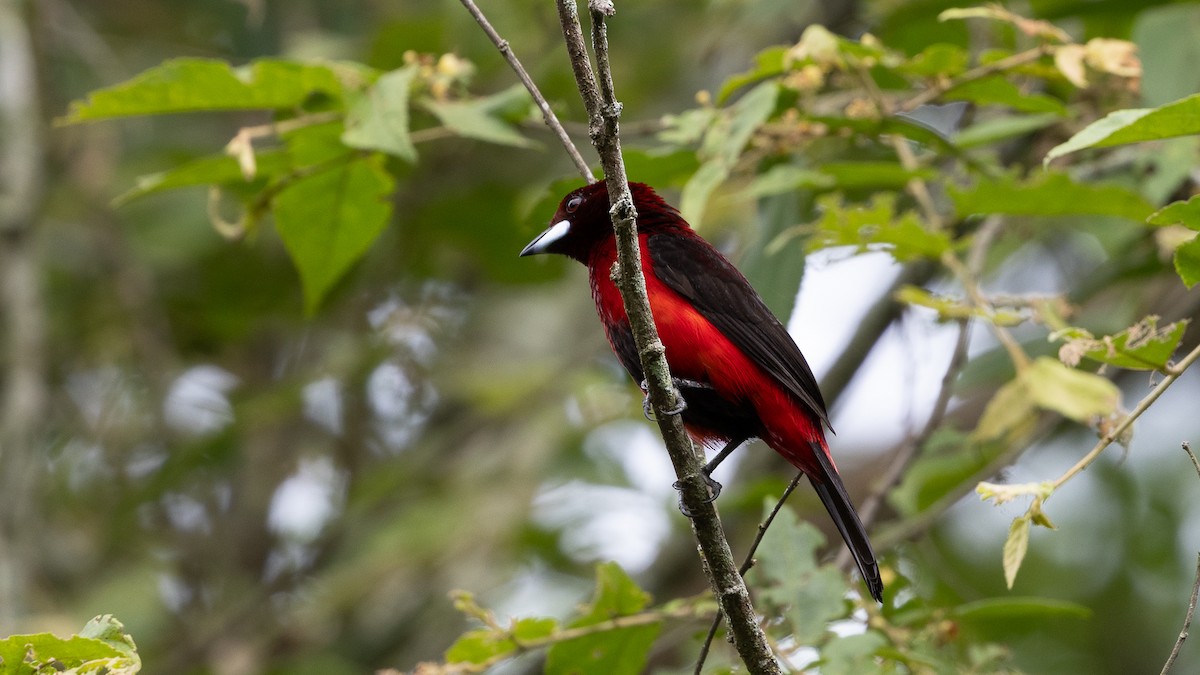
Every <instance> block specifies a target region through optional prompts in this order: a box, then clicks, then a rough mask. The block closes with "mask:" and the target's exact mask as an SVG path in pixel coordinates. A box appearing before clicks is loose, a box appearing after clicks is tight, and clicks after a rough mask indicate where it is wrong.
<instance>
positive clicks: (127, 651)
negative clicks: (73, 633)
mask: <svg viewBox="0 0 1200 675" xmlns="http://www.w3.org/2000/svg"><path fill="white" fill-rule="evenodd" d="M79 637H81V638H90V639H93V640H99V641H101V642H103V643H104V644H106V645H108V646H109V647H112V648H113V649H115V650H117V651H118V652H120V653H121V654H123V655H125V656H126V657H129V658H131V659H135V660H136V661H137V662H138V664H141V658H140V657H139V656H138V654H137V645H136V644H134V642H133V636H132V635H130V634H129V633H126V632H125V624H123V623H121V622H120V621H118V620H117V618H116V617H115V616H113V615H112V614H101V615H100V616H96V617H93V618H92V620H91V621H88V622H87V623H86V624H85V625H84V626H83V630H81V631H79Z"/></svg>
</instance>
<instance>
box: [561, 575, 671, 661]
mask: <svg viewBox="0 0 1200 675" xmlns="http://www.w3.org/2000/svg"><path fill="white" fill-rule="evenodd" d="M649 602H650V596H649V594H648V593H646V592H645V591H643V590H642V589H641V588H639V587H638V585H637V584H635V583H634V582H633V580H632V579H630V578H629V576H628V575H627V574H625V571H624V570H623V569H621V567H620V565H617V564H616V563H602V564H599V565H597V566H596V594H595V597H594V598H593V600H592V604H591V606H590V607H589V608H588V610H587V611H586V612H585V613H584V615H583V616H582V617H580V618H579V619H577V620H575V621H573V622H571V624H570V625H571V626H572V627H579V626H590V625H594V624H597V623H602V622H604V621H608V620H610V619H613V618H615V617H618V616H628V615H630V614H635V613H637V612H640V611H642V610H643V609H644V608H645V607H646V605H647V604H648V603H649ZM661 629H662V624H661V623H660V622H656V623H652V624H647V625H643V626H631V627H626V628H616V629H614V630H611V631H604V632H602V633H597V634H594V635H588V636H585V637H581V638H578V639H575V640H570V641H567V642H559V643H556V644H555V645H553V646H552V647H550V649H549V650H548V651H547V653H546V666H545V670H544V672H545V673H547V674H548V675H568V674H572V675H574V674H578V675H604V674H606V673H612V674H614V675H624V674H625V673H628V674H629V675H636V674H637V673H641V672H642V671H643V669H644V668H645V665H646V659H647V658H648V656H649V654H650V648H651V647H652V646H653V645H654V640H655V638H657V637H658V633H659V631H660V630H661Z"/></svg>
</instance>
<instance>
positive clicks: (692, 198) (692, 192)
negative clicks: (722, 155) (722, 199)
mask: <svg viewBox="0 0 1200 675" xmlns="http://www.w3.org/2000/svg"><path fill="white" fill-rule="evenodd" d="M728 177H729V166H728V165H727V163H726V162H725V161H724V160H721V159H713V160H709V161H707V162H705V163H704V164H701V165H700V168H699V169H698V170H697V171H696V173H694V174H692V177H691V178H689V179H688V181H687V183H684V185H683V191H682V192H681V194H680V195H679V213H680V214H681V215H682V216H683V219H684V220H686V221H688V223H690V224H691V226H692V227H699V226H700V222H701V221H702V220H703V218H704V212H705V211H706V210H707V209H708V199H709V197H711V196H712V193H713V190H716V189H717V186H718V185H720V184H721V183H723V182H725V179H726V178H728Z"/></svg>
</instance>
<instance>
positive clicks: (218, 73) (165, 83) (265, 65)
mask: <svg viewBox="0 0 1200 675" xmlns="http://www.w3.org/2000/svg"><path fill="white" fill-rule="evenodd" d="M342 91H343V86H342V83H341V82H340V81H339V80H338V77H337V75H336V74H335V73H334V71H333V70H332V69H330V68H329V67H328V66H323V65H310V64H304V63H299V62H295V61H283V60H272V59H263V60H260V61H255V62H254V63H252V64H250V65H248V66H243V67H241V68H232V67H230V65H229V64H228V63H226V62H224V61H219V60H215V59H195V58H184V59H173V60H170V61H165V62H163V63H162V64H161V65H158V66H156V67H154V68H151V69H150V70H147V71H145V72H143V73H141V74H140V75H138V76H136V77H134V78H133V79H131V80H129V81H127V82H124V83H122V84H118V85H116V86H113V87H108V88H107V89H101V90H99V91H95V92H92V94H91V95H89V96H88V98H87V100H86V101H75V102H74V103H72V104H71V107H70V110H68V112H67V115H66V117H65V118H63V119H62V121H63V122H64V123H67V124H74V123H78V122H88V121H92V120H102V119H111V118H114V117H129V116H134V115H162V114H166V113H182V112H195V111H200V110H250V109H280V108H294V107H297V106H300V105H301V104H303V103H304V102H305V101H306V100H307V99H308V98H309V97H310V96H312V95H314V94H325V95H327V96H330V97H333V98H339V97H340V96H341V95H342Z"/></svg>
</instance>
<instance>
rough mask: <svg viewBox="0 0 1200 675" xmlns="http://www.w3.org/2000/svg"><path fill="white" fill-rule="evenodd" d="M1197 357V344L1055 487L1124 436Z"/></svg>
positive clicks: (1059, 485) (1084, 467) (1199, 348)
mask: <svg viewBox="0 0 1200 675" xmlns="http://www.w3.org/2000/svg"><path fill="white" fill-rule="evenodd" d="M1196 359H1200V345H1197V346H1196V348H1195V349H1193V350H1192V351H1191V352H1189V353H1188V355H1187V356H1185V357H1183V360H1182V361H1180V362H1179V363H1178V364H1176V365H1175V366H1172V367H1171V368H1168V369H1167V370H1168V374H1167V376H1166V377H1164V378H1163V379H1162V381H1161V382H1159V383H1158V384H1157V385H1155V386H1154V389H1152V390H1151V391H1150V393H1149V394H1147V395H1146V397H1145V398H1143V399H1142V400H1141V401H1140V402H1139V403H1138V404H1137V407H1136V408H1134V409H1133V412H1131V413H1129V414H1128V415H1126V416H1125V419H1123V420H1121V423H1120V424H1118V425H1117V426H1116V427H1114V428H1113V429H1111V430H1109V431H1108V433H1106V434H1104V435H1103V436H1101V437H1100V440H1099V441H1098V442H1097V443H1096V445H1095V447H1093V448H1092V449H1091V450H1090V451H1089V452H1088V454H1086V455H1084V456H1083V459H1080V460H1079V461H1078V462H1076V463H1075V466H1072V467H1071V468H1070V469H1067V470H1066V472H1065V473H1063V475H1061V476H1059V477H1058V478H1056V479H1055V480H1054V489H1055V490H1057V489H1058V488H1060V487H1062V485H1063V483H1066V482H1067V481H1069V480H1071V479H1072V478H1074V477H1075V475H1076V474H1078V473H1079V472H1080V471H1083V470H1084V469H1086V468H1088V466H1089V465H1091V463H1092V462H1094V461H1096V458H1097V457H1099V456H1100V453H1102V452H1104V449H1105V448H1107V447H1108V446H1110V445H1112V443H1113V441H1115V440H1117V439H1118V438H1120V437H1121V436H1123V435H1124V434H1125V432H1126V431H1128V430H1129V427H1131V426H1133V423H1134V421H1135V420H1137V418H1139V417H1141V416H1142V413H1144V412H1146V411H1147V410H1148V409H1149V408H1150V406H1151V405H1153V404H1154V402H1155V401H1157V400H1158V397H1159V396H1162V395H1163V392H1165V391H1166V390H1167V388H1168V387H1170V386H1171V385H1172V384H1175V381H1176V380H1178V379H1179V376H1180V375H1183V373H1184V371H1186V370H1187V369H1188V367H1189V366H1191V365H1192V364H1193V363H1195V362H1196Z"/></svg>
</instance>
